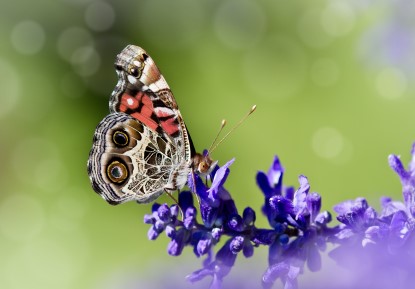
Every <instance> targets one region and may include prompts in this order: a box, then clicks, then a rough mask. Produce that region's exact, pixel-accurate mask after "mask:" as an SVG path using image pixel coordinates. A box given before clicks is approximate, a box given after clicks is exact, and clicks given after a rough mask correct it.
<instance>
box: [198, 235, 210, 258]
mask: <svg viewBox="0 0 415 289" xmlns="http://www.w3.org/2000/svg"><path fill="white" fill-rule="evenodd" d="M211 246H212V239H210V238H204V239H201V240H199V242H198V243H197V246H196V251H197V253H198V255H199V256H202V255H204V254H206V253H207V252H209V250H210V248H211Z"/></svg>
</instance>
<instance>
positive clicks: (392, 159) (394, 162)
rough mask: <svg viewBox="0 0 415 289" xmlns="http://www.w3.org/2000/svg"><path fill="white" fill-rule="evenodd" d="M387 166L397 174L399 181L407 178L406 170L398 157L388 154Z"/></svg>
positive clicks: (404, 180)
mask: <svg viewBox="0 0 415 289" xmlns="http://www.w3.org/2000/svg"><path fill="white" fill-rule="evenodd" d="M389 166H390V167H391V168H392V169H393V170H394V171H395V172H396V173H397V174H398V176H399V178H400V179H401V182H403V183H404V182H406V181H407V180H408V178H409V174H408V172H407V171H406V170H405V168H404V166H403V164H402V162H401V160H400V158H399V157H398V156H395V155H390V156H389Z"/></svg>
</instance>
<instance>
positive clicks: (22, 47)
mask: <svg viewBox="0 0 415 289" xmlns="http://www.w3.org/2000/svg"><path fill="white" fill-rule="evenodd" d="M45 40H46V34H45V30H44V29H43V27H42V26H41V25H40V24H39V23H37V22H35V21H32V20H26V21H22V22H20V23H18V24H16V26H14V27H13V29H12V33H11V42H12V44H13V46H14V48H15V49H16V50H17V51H18V52H20V53H22V54H29V55H30V54H36V53H38V52H39V51H40V50H41V49H42V48H43V46H44V44H45Z"/></svg>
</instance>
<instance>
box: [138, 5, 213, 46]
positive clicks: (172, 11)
mask: <svg viewBox="0 0 415 289" xmlns="http://www.w3.org/2000/svg"><path fill="white" fill-rule="evenodd" d="M137 10H138V8H137ZM139 11H140V13H139V14H138V15H137V18H136V19H134V21H133V22H135V24H134V26H132V27H137V30H138V31H137V32H133V33H135V34H143V35H145V36H146V37H147V38H148V39H151V42H152V44H153V45H158V46H161V47H163V49H166V50H167V49H170V50H175V49H183V48H189V46H191V45H192V44H197V40H199V39H201V38H202V37H203V35H204V32H203V20H204V19H205V17H206V12H205V10H204V8H203V7H202V2H201V1H194V0H176V1H165V0H151V1H145V2H143V3H140V6H139ZM155 16H156V17H155ZM155 19H157V22H155ZM132 29H135V28H132Z"/></svg>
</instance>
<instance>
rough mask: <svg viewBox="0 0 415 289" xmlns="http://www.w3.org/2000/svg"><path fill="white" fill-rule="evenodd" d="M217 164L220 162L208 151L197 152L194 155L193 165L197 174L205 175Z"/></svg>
mask: <svg viewBox="0 0 415 289" xmlns="http://www.w3.org/2000/svg"><path fill="white" fill-rule="evenodd" d="M217 164H218V162H217V161H213V160H212V159H211V158H210V156H209V153H208V152H205V153H204V154H199V153H196V154H195V155H194V157H193V164H192V167H193V171H194V172H195V173H196V174H198V175H202V176H205V175H208V174H210V173H211V172H212V171H213V169H214V168H215V167H216V165H217Z"/></svg>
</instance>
